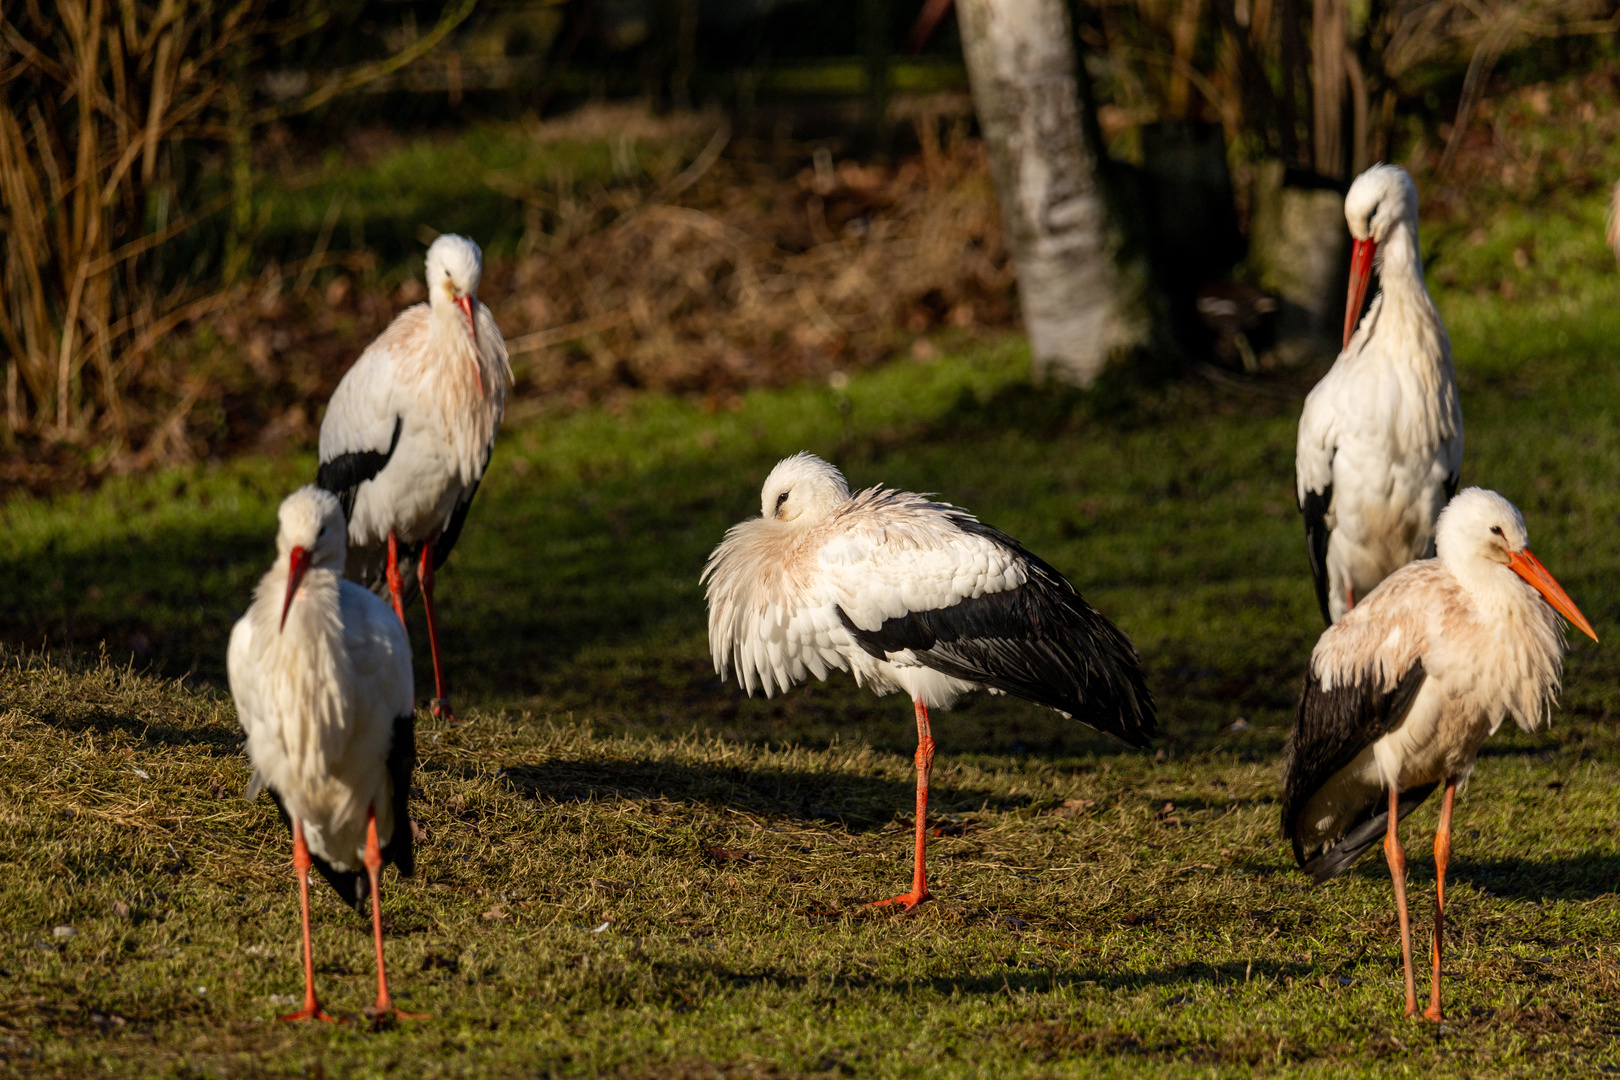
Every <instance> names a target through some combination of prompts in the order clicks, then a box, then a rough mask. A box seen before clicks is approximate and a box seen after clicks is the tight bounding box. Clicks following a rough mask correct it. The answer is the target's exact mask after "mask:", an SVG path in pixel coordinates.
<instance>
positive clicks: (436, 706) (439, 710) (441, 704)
mask: <svg viewBox="0 0 1620 1080" xmlns="http://www.w3.org/2000/svg"><path fill="white" fill-rule="evenodd" d="M433 715H434V717H436V718H437V719H440V720H448V721H450V723H452V724H453V723H455V722H456V714H455V712H454V711H453V710H452V709H451V708H450V699H449V698H443V697H440V698H434V699H433Z"/></svg>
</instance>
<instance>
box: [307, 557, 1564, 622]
mask: <svg viewBox="0 0 1620 1080" xmlns="http://www.w3.org/2000/svg"><path fill="white" fill-rule="evenodd" d="M308 570H309V552H307V551H305V550H304V549H303V548H301V547H295V548H293V549H292V551H291V552H289V553H288V555H287V599H286V600H285V601H283V602H282V605H281V625H280V626H278V627H277V628H276V631H277V632H278V633H279V632H280V631H282V630H285V629H286V628H287V612H288V611H290V610H292V602H293V595H294V594H295V593H297V592H298V583H299V582H301V581H303V580H304V574H305V572H306V571H308ZM1549 580H1551V579H1549Z"/></svg>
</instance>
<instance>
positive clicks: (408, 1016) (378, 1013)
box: [363, 1005, 433, 1026]
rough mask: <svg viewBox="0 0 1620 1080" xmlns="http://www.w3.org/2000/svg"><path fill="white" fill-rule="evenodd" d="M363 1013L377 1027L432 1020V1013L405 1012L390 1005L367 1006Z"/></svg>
mask: <svg viewBox="0 0 1620 1080" xmlns="http://www.w3.org/2000/svg"><path fill="white" fill-rule="evenodd" d="M363 1011H364V1012H365V1015H366V1019H367V1020H370V1021H371V1022H372V1023H373V1024H376V1025H378V1026H382V1025H385V1024H389V1023H392V1022H393V1021H395V1020H431V1019H433V1014H432V1013H413V1012H406V1011H405V1010H404V1009H396V1008H394V1007H393V1006H392V1005H367V1006H366V1007H365V1009H364V1010H363Z"/></svg>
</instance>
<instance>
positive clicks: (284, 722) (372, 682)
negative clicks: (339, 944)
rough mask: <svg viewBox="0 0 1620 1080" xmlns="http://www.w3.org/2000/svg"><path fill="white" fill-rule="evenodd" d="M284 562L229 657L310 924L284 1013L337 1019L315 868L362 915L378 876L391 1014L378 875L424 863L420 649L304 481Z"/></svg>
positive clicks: (381, 1011) (382, 998)
mask: <svg viewBox="0 0 1620 1080" xmlns="http://www.w3.org/2000/svg"><path fill="white" fill-rule="evenodd" d="M280 520H281V528H280V531H279V532H278V533H277V535H276V561H275V564H274V565H273V566H271V567H270V572H269V573H267V574H265V575H264V577H263V578H262V579H261V580H260V581H259V587H258V588H257V589H256V590H254V594H253V605H252V606H251V607H249V608H248V611H247V614H245V615H243V616H242V618H241V619H240V620H239V621H238V622H237V624H236V627H235V628H234V629H233V630H232V631H231V644H230V652H229V654H228V656H227V660H226V666H227V671H228V672H229V674H230V681H231V696H232V697H234V698H235V699H236V711H237V716H238V717H239V719H240V720H241V723H242V730H243V731H245V732H246V733H247V752H248V757H249V758H250V759H251V760H252V762H253V780H252V782H251V783H250V784H249V785H248V798H249V799H250V800H251V799H253V798H255V797H257V795H258V793H259V791H260V790H261V789H267V790H268V791H269V792H270V796H271V798H273V799H274V800H275V801H276V806H277V808H278V809H279V810H280V811H281V813H282V816H283V817H284V818H285V819H287V821H288V823H289V825H290V826H291V828H292V835H293V866H294V867H295V869H296V871H297V875H298V898H299V908H300V913H301V917H302V922H303V931H304V1007H303V1008H302V1009H301V1010H300V1011H298V1012H296V1013H292V1014H290V1015H288V1016H284V1017H282V1019H283V1020H309V1019H319V1020H330V1019H331V1017H330V1016H329V1015H327V1013H326V1012H325V1010H323V1009H322V1008H321V1004H320V1001H319V1000H318V999H317V998H316V996H315V959H314V950H313V949H312V947H311V944H310V935H309V868H310V866H311V865H314V866H315V868H316V869H318V870H320V872H321V876H322V877H324V878H326V880H327V881H329V882H330V883H331V884H332V887H333V888H334V889H336V890H337V891H338V894H339V895H340V896H342V897H343V899H344V901H345V902H346V903H348V904H350V905H352V906H353V907H354V908H355V910H357V911H358V910H362V909H363V906H364V903H365V892H364V891H363V887H362V885H361V876H362V874H364V875H365V876H366V877H369V878H370V884H371V889H370V893H371V929H372V934H373V937H374V939H375V942H376V946H377V1004H376V1007H375V1015H376V1016H377V1018H378V1019H384V1018H387V1017H390V1016H396V1015H397V1016H407V1015H409V1014H407V1013H401V1012H398V1011H397V1010H395V1009H394V1005H393V1001H392V999H391V998H390V996H389V993H388V975H387V970H386V969H385V967H384V966H383V940H382V910H381V907H380V906H379V905H380V893H379V879H380V877H381V874H382V868H383V867H384V866H386V865H387V864H388V863H393V864H394V865H396V866H398V867H399V872H400V874H401V875H403V876H405V877H410V876H411V873H412V872H413V870H414V869H415V856H414V853H413V850H412V846H411V841H412V837H411V821H410V816H409V813H408V806H407V803H408V800H409V798H410V791H411V772H412V770H413V769H414V768H415V766H416V728H415V725H414V720H413V701H412V698H413V693H412V685H411V644H410V640H409V639H408V638H407V637H406V636H405V628H404V626H403V624H401V623H400V621H399V619H398V618H396V617H395V614H394V612H392V611H390V610H389V608H388V605H387V604H385V603H383V602H382V601H381V600H379V599H378V598H377V597H375V596H373V595H372V594H371V593H369V592H367V591H366V590H365V589H362V588H361V587H360V586H358V585H356V584H354V583H353V582H349V581H344V580H343V563H344V554H345V543H344V531H345V530H344V521H343V508H342V507H341V506H339V505H338V501H337V499H336V498H335V497H333V496H332V495H331V493H329V492H325V491H321V490H320V489H318V488H314V487H305V488H300V489H299V490H298V491H295V492H293V494H291V495H289V496H288V497H287V499H286V500H285V501H284V502H283V503H282V504H281V513H280Z"/></svg>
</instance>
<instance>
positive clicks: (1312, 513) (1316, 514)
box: [1299, 484, 1333, 626]
mask: <svg viewBox="0 0 1620 1080" xmlns="http://www.w3.org/2000/svg"><path fill="white" fill-rule="evenodd" d="M1332 504H1333V485H1332V484H1329V485H1328V486H1327V488H1326V490H1323V491H1307V492H1306V493H1305V498H1304V500H1303V501H1302V502H1300V504H1299V513H1300V516H1301V517H1303V518H1304V519H1305V553H1306V555H1307V556H1308V557H1309V558H1310V560H1311V577H1312V578H1314V579H1315V580H1316V605H1317V607H1319V608H1321V609H1322V621H1323V622H1325V623H1327V624H1328V625H1329V626H1332V625H1333V616H1332V615H1331V614H1329V608H1328V568H1327V552H1328V537H1329V536H1331V535H1332V532H1331V530H1329V529H1328V527H1327V512H1328V507H1329V506H1331V505H1332Z"/></svg>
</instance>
